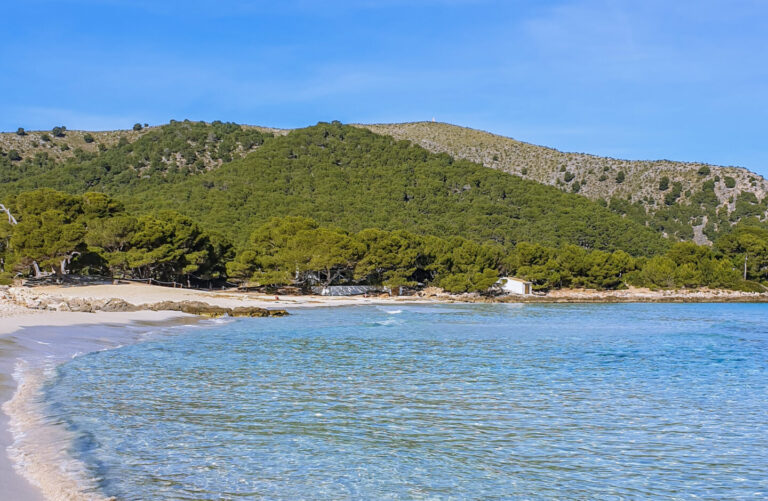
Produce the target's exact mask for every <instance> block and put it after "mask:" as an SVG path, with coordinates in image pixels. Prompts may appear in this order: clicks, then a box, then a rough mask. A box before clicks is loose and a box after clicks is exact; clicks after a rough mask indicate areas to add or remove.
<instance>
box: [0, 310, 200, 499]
mask: <svg viewBox="0 0 768 501" xmlns="http://www.w3.org/2000/svg"><path fill="white" fill-rule="evenodd" d="M185 317H192V318H194V317H193V316H192V315H187V314H184V313H180V312H172V311H139V312H131V313H105V312H98V313H72V312H57V311H36V310H27V309H26V308H22V307H19V306H17V305H13V304H11V303H9V302H8V301H5V300H0V402H2V403H3V405H2V409H3V413H0V449H2V450H1V451H0V500H3V501H5V500H8V501H42V500H46V499H48V500H82V499H99V496H97V495H95V494H94V495H88V496H84V495H83V494H82V491H81V490H80V489H81V487H83V485H84V484H85V485H87V482H84V481H83V480H82V479H87V476H86V475H85V474H84V473H83V469H82V467H81V465H79V464H78V463H77V461H73V460H71V459H70V458H68V457H67V455H66V448H67V446H68V444H69V443H70V442H69V437H67V436H65V435H66V432H65V431H63V430H62V429H57V428H54V427H51V426H45V425H44V423H43V422H42V421H41V416H40V413H39V412H36V408H37V407H36V404H37V401H38V400H39V391H40V387H41V384H42V382H43V381H44V379H45V373H44V370H45V369H44V368H43V367H41V366H36V367H33V366H32V365H31V364H29V363H28V362H26V360H27V359H31V360H37V361H38V362H39V361H40V360H42V359H44V358H46V357H50V356H52V355H51V354H50V353H56V355H57V356H59V357H61V356H64V354H66V350H73V349H75V348H76V349H78V351H79V350H80V349H81V348H82V345H83V344H84V341H83V339H82V335H81V332H82V330H83V328H82V327H80V326H87V325H92V326H94V325H97V324H98V325H104V326H119V325H126V324H129V323H132V322H152V323H156V322H165V321H170V320H173V319H176V318H185ZM50 327H55V328H57V329H56V330H55V331H54V330H52V329H50ZM67 327H71V329H67ZM103 332H105V333H106V335H107V336H109V333H110V332H112V333H114V332H117V329H112V330H111V331H110V330H109V329H105V330H104V331H103ZM43 333H45V335H44V334H43ZM43 339H45V341H43ZM57 344H60V345H61V347H59V346H56V345H57ZM85 346H89V345H88V344H87V343H85ZM90 346H92V347H93V348H92V349H99V348H98V345H97V344H91V345H90ZM57 348H61V350H59V351H58V352H57ZM86 349H87V348H86ZM59 361H61V360H59ZM48 369H49V370H50V366H49V367H48ZM11 457H12V458H13V459H11ZM78 471H79V473H78ZM78 477H80V478H78Z"/></svg>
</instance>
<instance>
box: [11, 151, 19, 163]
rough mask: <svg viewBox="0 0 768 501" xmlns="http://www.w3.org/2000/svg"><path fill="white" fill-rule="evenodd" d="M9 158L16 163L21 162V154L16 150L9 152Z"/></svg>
mask: <svg viewBox="0 0 768 501" xmlns="http://www.w3.org/2000/svg"><path fill="white" fill-rule="evenodd" d="M8 158H10V159H11V160H13V161H14V162H18V161H19V160H21V155H19V152H18V151H16V150H11V151H9V152H8Z"/></svg>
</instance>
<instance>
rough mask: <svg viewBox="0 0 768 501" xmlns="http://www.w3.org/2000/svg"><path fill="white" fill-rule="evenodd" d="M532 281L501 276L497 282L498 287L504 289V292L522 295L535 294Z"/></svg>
mask: <svg viewBox="0 0 768 501" xmlns="http://www.w3.org/2000/svg"><path fill="white" fill-rule="evenodd" d="M532 285H533V284H531V282H527V281H525V280H522V279H520V278H515V277H501V278H500V279H499V281H498V282H496V287H498V288H499V289H501V290H502V292H504V294H518V295H521V296H530V295H531V294H533V289H532V287H531V286H532Z"/></svg>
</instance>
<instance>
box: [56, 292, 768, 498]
mask: <svg viewBox="0 0 768 501" xmlns="http://www.w3.org/2000/svg"><path fill="white" fill-rule="evenodd" d="M44 395H45V402H46V407H45V408H46V413H47V414H48V418H49V419H50V420H52V421H56V422H61V423H63V425H65V426H67V428H68V429H69V430H70V431H72V432H73V434H74V436H75V437H77V439H76V440H75V443H73V444H72V451H71V452H72V455H74V456H76V457H78V458H80V459H82V460H83V461H84V462H85V463H86V465H88V468H89V469H90V471H91V473H92V475H93V477H94V478H95V479H96V481H97V482H98V485H99V486H100V488H101V489H102V490H103V491H104V492H105V493H106V494H108V495H112V496H116V497H117V498H118V499H127V500H134V499H135V500H144V499H153V500H162V499H259V498H264V499H291V500H295V499H313V500H314V499H334V500H335V499H375V500H384V499H552V498H559V499H632V498H658V499H662V498H663V499H761V498H762V499H764V498H766V497H768V306H766V305H753V304H716V305H712V304H693V305H664V304H628V305H500V304H499V305H428V306H427V305H418V306H416V305H414V306H397V307H394V306H377V307H374V306H366V307H348V308H320V309H312V310H300V311H296V312H294V313H293V314H292V315H291V316H290V317H287V318H269V319H237V320H227V321H223V322H220V323H219V324H218V325H215V326H211V325H206V326H204V327H200V328H185V329H183V330H176V331H174V332H173V333H166V334H163V333H159V334H158V335H157V336H156V337H155V338H153V339H150V340H148V341H145V342H143V343H139V344H135V345H131V346H125V347H122V348H119V349H114V350H110V351H102V352H96V353H91V354H89V355H84V356H80V357H77V358H75V359H74V360H72V361H71V362H68V363H66V364H64V365H62V366H60V367H59V368H58V370H57V373H56V376H55V377H54V378H53V379H52V380H51V381H50V382H49V383H48V384H47V386H46V387H45V389H44Z"/></svg>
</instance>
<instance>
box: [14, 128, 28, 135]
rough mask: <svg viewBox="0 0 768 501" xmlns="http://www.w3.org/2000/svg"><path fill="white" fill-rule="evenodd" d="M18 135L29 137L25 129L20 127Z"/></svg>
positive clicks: (17, 130)
mask: <svg viewBox="0 0 768 501" xmlns="http://www.w3.org/2000/svg"><path fill="white" fill-rule="evenodd" d="M16 135H17V136H26V135H27V131H25V130H24V127H19V128H18V129H16Z"/></svg>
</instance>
